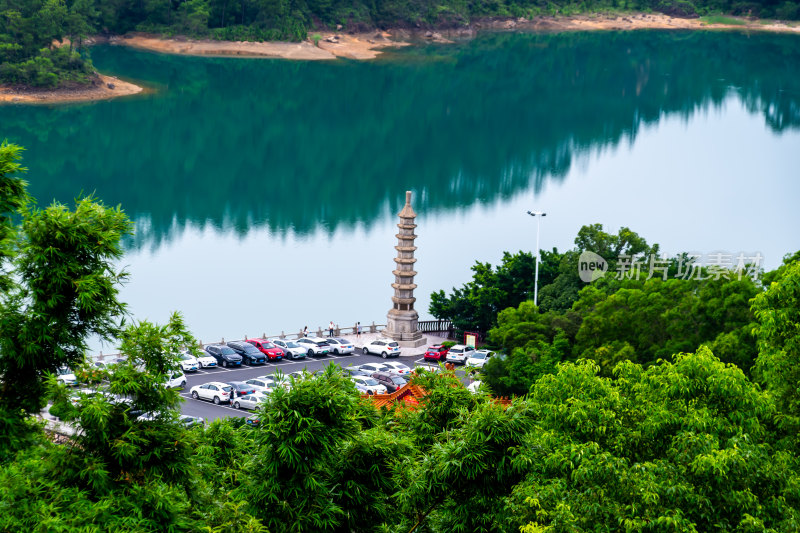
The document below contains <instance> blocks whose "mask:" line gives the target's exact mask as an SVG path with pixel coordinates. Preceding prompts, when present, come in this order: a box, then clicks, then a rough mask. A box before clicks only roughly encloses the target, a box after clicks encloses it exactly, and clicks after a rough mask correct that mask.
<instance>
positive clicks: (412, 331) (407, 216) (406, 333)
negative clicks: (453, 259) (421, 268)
mask: <svg viewBox="0 0 800 533" xmlns="http://www.w3.org/2000/svg"><path fill="white" fill-rule="evenodd" d="M397 216H399V217H400V223H399V224H398V225H397V227H398V228H400V232H399V233H398V234H397V246H395V247H394V249H395V250H397V257H395V259H394V262H395V263H397V269H396V270H394V271H393V272H392V273H393V274H394V283H392V287H394V296H392V302H394V305H392V308H391V309H389V314H388V315H387V316H386V329H385V330H383V335H384V336H386V337H390V338H392V339H394V340H396V341H397V342H398V343H399V344H400V346H404V347H417V346H422V345H423V344H426V343H427V342H428V340H427V339H426V338H425V337H423V336H422V333H420V332H419V331H417V322H418V321H419V315H418V314H417V312H416V311H415V310H414V302H415V301H416V300H417V299H416V298H414V289H416V288H417V286H416V284H415V283H414V276H416V275H417V272H416V271H415V270H414V263H416V262H417V260H416V259H415V258H414V250H416V249H417V247H416V246H414V239H416V238H417V236H416V235H415V234H414V228H416V227H417V225H416V224H414V219H415V218H417V214H416V213H415V212H414V210H413V209H411V191H406V205H405V206H403V210H402V211H400V213H399V214H398V215H397Z"/></svg>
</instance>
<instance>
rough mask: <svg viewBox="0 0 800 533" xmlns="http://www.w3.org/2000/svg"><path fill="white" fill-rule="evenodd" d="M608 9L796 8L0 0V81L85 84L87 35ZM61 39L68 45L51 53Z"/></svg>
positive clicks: (476, 0)
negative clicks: (84, 47)
mask: <svg viewBox="0 0 800 533" xmlns="http://www.w3.org/2000/svg"><path fill="white" fill-rule="evenodd" d="M608 10H626V11H627V10H633V11H659V12H663V13H667V14H670V15H676V16H697V15H705V14H711V13H730V14H734V15H748V16H755V17H767V18H779V19H797V18H798V17H800V4H798V3H796V2H790V1H786V2H781V1H780V0H760V1H743V0H694V1H692V0H632V1H631V0H620V1H608V0H601V1H594V0H588V1H578V0H564V1H556V2H552V1H550V0H468V1H463V0H0V81H1V82H5V83H12V84H20V85H28V86H45V87H56V86H59V85H64V84H65V83H70V82H80V83H86V82H88V80H89V78H90V76H91V74H92V71H93V70H92V67H91V63H89V62H88V59H87V57H86V54H85V53H84V50H83V42H84V40H85V39H86V37H87V36H89V35H92V34H96V33H109V34H122V33H125V32H129V31H133V30H139V31H149V32H155V33H161V34H167V35H171V34H183V35H189V36H193V37H209V38H213V39H220V40H253V41H262V40H289V41H300V40H303V39H305V38H306V37H307V34H308V32H309V31H314V30H316V29H324V28H336V27H337V26H338V25H341V26H342V27H343V28H344V29H345V30H352V29H355V30H368V29H372V28H388V27H411V28H425V27H452V28H455V27H461V26H466V25H467V24H469V23H470V21H471V20H473V19H475V18H480V17H534V16H538V15H558V14H561V15H570V14H576V13H582V12H596V11H608ZM65 38H66V39H68V41H69V43H70V44H69V46H64V47H61V48H56V47H55V46H54V42H55V41H63V40H64V39H65Z"/></svg>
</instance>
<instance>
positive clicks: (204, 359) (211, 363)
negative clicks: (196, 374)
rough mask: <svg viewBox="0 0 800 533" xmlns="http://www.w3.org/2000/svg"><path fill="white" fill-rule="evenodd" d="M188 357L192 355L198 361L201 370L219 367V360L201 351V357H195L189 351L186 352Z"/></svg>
mask: <svg viewBox="0 0 800 533" xmlns="http://www.w3.org/2000/svg"><path fill="white" fill-rule="evenodd" d="M183 353H185V354H186V355H190V356H192V357H194V358H195V359H197V364H198V365H199V366H200V368H216V367H217V358H216V357H213V356H211V355H209V354H208V353H206V352H204V351H202V350H200V354H199V355H196V356H195V355H193V354H192V352H190V351H189V350H186V351H184V352H183Z"/></svg>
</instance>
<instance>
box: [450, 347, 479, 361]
mask: <svg viewBox="0 0 800 533" xmlns="http://www.w3.org/2000/svg"><path fill="white" fill-rule="evenodd" d="M473 353H475V348H473V347H472V346H465V345H463V344H456V345H455V346H453V347H452V348H450V350H449V351H448V352H447V357H446V358H445V360H446V361H447V362H448V363H458V364H460V365H463V364H464V363H466V362H467V359H469V358H470V357H472V354H473Z"/></svg>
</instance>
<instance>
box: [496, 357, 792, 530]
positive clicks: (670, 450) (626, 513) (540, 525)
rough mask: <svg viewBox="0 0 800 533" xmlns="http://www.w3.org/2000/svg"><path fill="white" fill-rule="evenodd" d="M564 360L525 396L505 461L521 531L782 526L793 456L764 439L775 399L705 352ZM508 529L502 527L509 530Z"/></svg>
mask: <svg viewBox="0 0 800 533" xmlns="http://www.w3.org/2000/svg"><path fill="white" fill-rule="evenodd" d="M599 371H600V369H599V367H598V366H597V365H596V364H594V363H591V362H587V361H584V362H581V363H578V364H571V363H568V364H564V365H562V366H561V367H560V368H559V371H558V373H557V374H554V375H549V376H545V377H543V378H541V379H540V380H539V381H538V382H537V383H536V384H535V386H534V387H533V389H532V391H531V394H530V396H529V398H528V404H529V409H530V410H531V416H532V417H533V419H534V420H536V424H535V427H534V428H533V430H532V431H530V432H529V433H528V435H527V437H526V439H525V440H524V444H523V446H521V447H520V448H519V450H520V452H521V453H520V454H519V455H517V456H516V457H515V458H514V459H512V462H513V463H514V464H515V465H517V466H518V467H519V468H524V469H525V471H526V476H525V480H524V481H522V482H521V483H519V484H518V485H517V486H515V487H514V489H513V493H512V495H511V496H510V498H508V508H509V510H510V512H511V515H512V516H513V517H514V518H513V521H512V524H513V525H514V526H517V525H519V526H525V529H523V531H548V532H556V531H618V530H621V529H622V530H626V531H669V530H674V531H720V532H721V531H775V532H777V531H791V530H794V529H796V528H797V527H798V523H799V522H798V520H799V519H800V514H798V509H799V507H798V503H800V502H798V497H797V494H796V491H795V490H794V488H793V487H794V486H795V484H796V482H797V481H798V479H799V478H798V472H799V471H798V462H797V456H796V453H794V451H793V452H791V453H787V452H785V451H781V450H775V449H774V448H773V447H772V446H771V445H770V443H769V438H770V427H771V418H772V416H773V414H774V408H775V406H774V404H773V403H772V401H771V400H770V398H769V397H768V395H766V394H764V393H763V392H762V391H761V390H760V389H759V387H758V386H756V385H755V384H753V383H752V382H750V381H749V380H748V379H747V377H746V376H745V375H744V373H743V372H742V371H741V370H739V369H738V368H736V367H734V366H731V365H725V364H723V363H722V362H720V361H719V360H718V359H716V358H715V357H714V356H713V354H711V352H710V351H709V350H708V349H705V348H703V349H701V350H699V351H698V352H697V353H695V354H681V355H679V356H677V357H676V360H675V362H674V363H670V362H666V361H660V362H659V363H657V364H655V365H653V366H651V367H650V368H648V369H646V370H645V369H643V368H642V367H641V366H639V365H635V364H633V363H630V362H623V363H621V364H619V365H618V366H617V367H616V369H615V371H614V373H615V377H614V378H605V377H601V376H600V375H599ZM511 529H512V527H509V528H508V529H507V530H508V531H510V530H511Z"/></svg>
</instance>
